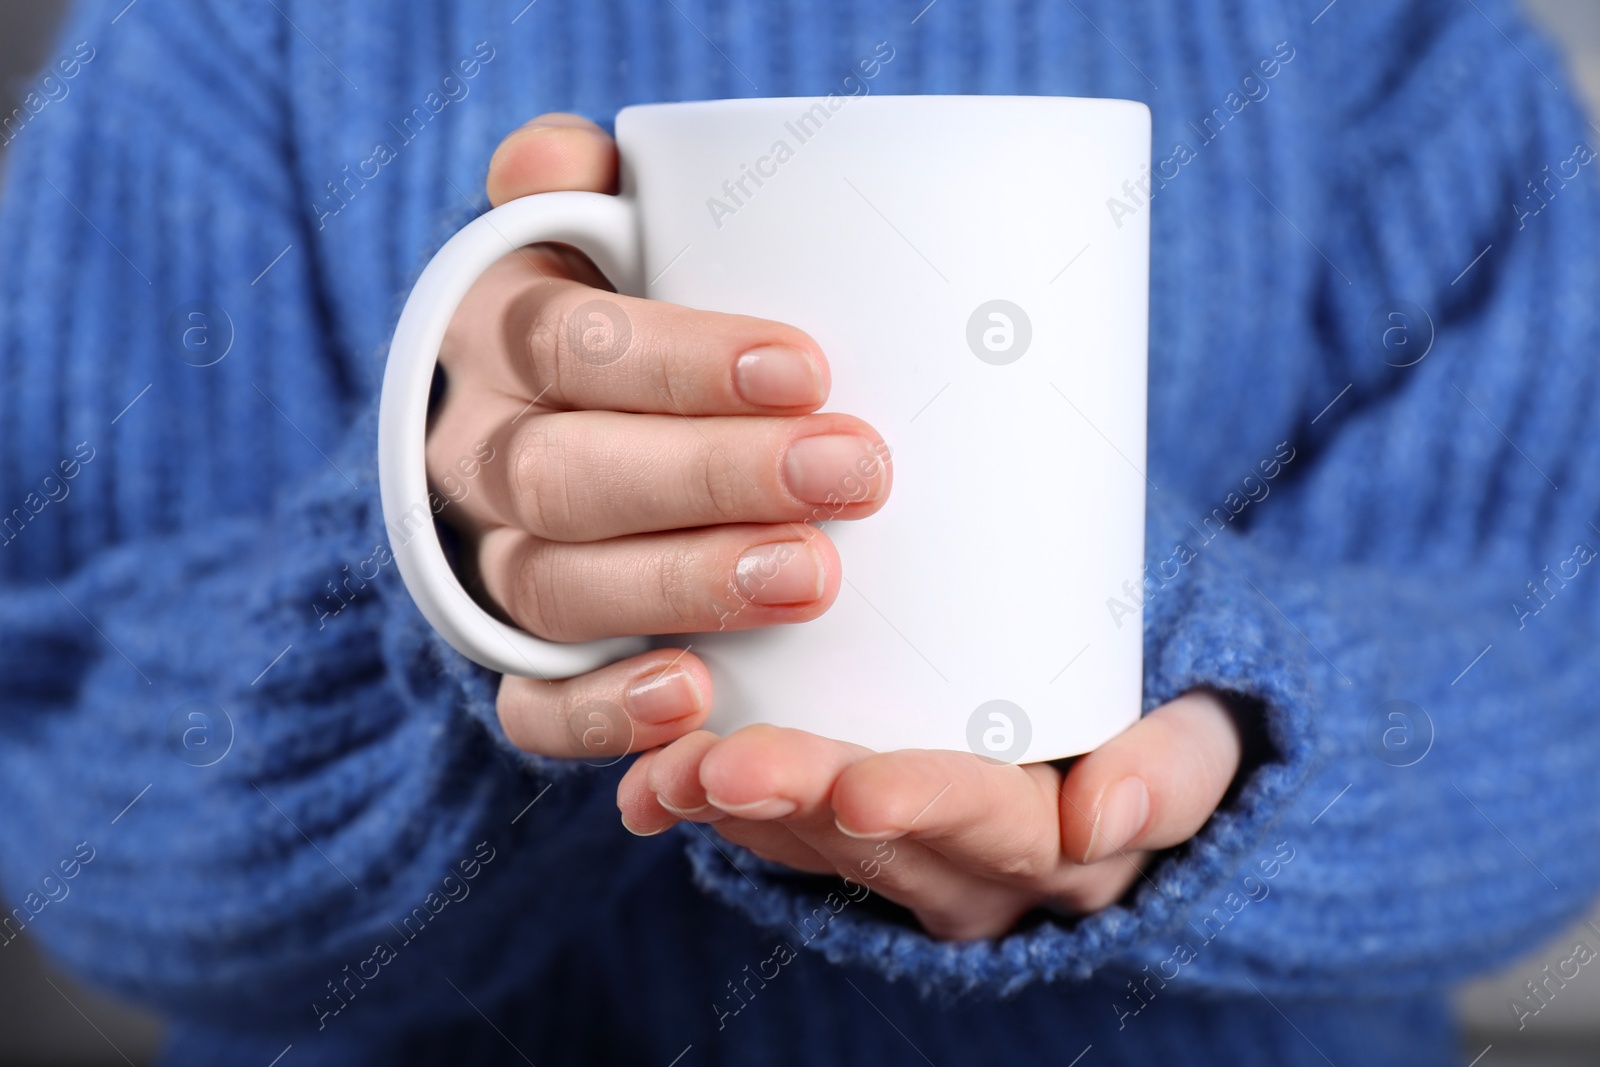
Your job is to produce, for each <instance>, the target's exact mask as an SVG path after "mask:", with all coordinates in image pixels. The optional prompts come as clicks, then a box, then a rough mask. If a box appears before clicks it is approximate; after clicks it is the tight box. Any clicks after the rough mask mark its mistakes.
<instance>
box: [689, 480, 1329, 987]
mask: <svg viewBox="0 0 1600 1067" xmlns="http://www.w3.org/2000/svg"><path fill="white" fill-rule="evenodd" d="M1195 514H1201V513H1200V512H1196V513H1195ZM1147 544H1148V545H1150V546H1152V547H1151V549H1150V550H1149V552H1148V556H1149V565H1148V569H1147V572H1146V583H1145V602H1144V606H1143V607H1144V626H1145V678H1144V709H1145V710H1146V711H1149V710H1150V709H1152V708H1154V707H1156V706H1158V705H1160V704H1163V703H1165V702H1167V701H1169V700H1171V699H1173V698H1174V697H1176V696H1178V695H1180V694H1182V693H1184V692H1187V691H1189V690H1192V689H1197V688H1211V689H1215V690H1218V691H1220V692H1221V693H1223V694H1224V695H1225V696H1228V697H1229V698H1230V699H1231V700H1232V701H1233V702H1234V703H1235V704H1236V705H1239V704H1248V705H1251V706H1253V707H1254V708H1256V709H1258V710H1259V711H1260V715H1259V717H1257V718H1256V722H1257V723H1258V728H1259V729H1260V730H1261V733H1262V736H1261V737H1259V738H1254V739H1250V740H1253V741H1255V742H1257V743H1258V745H1259V748H1260V749H1261V752H1262V755H1261V758H1260V760H1259V761H1258V762H1256V763H1255V765H1254V766H1249V765H1247V766H1246V767H1244V768H1243V769H1242V770H1241V772H1240V775H1241V780H1240V781H1238V782H1236V783H1235V788H1234V789H1233V790H1232V791H1230V795H1229V798H1228V799H1227V800H1225V801H1224V803H1223V805H1222V806H1221V807H1219V808H1218V810H1217V812H1216V813H1215V814H1214V815H1213V816H1212V817H1211V819H1210V821H1209V822H1208V823H1207V824H1206V825H1205V827H1204V828H1203V829H1202V830H1201V831H1200V833H1199V834H1197V835H1196V836H1195V837H1194V838H1193V839H1192V840H1190V841H1189V842H1187V843H1185V844H1184V845H1182V846H1179V847H1178V848H1175V849H1172V850H1169V851H1168V852H1167V853H1165V854H1164V855H1163V856H1162V857H1161V858H1160V859H1159V860H1158V862H1157V863H1155V864H1154V865H1153V866H1152V867H1151V869H1150V870H1149V871H1148V872H1147V877H1146V878H1143V879H1140V880H1139V881H1138V883H1137V884H1136V886H1135V888H1134V889H1133V890H1132V891H1131V892H1130V894H1129V895H1128V896H1127V897H1124V899H1123V900H1122V901H1121V902H1119V903H1118V904H1115V905H1112V906H1111V907H1108V908H1105V909H1104V910H1102V911H1099V912H1097V913H1095V914H1092V915H1087V916H1083V917H1081V918H1078V919H1063V918H1061V917H1059V916H1057V915H1054V914H1053V913H1052V914H1046V913H1044V912H1036V913H1035V914H1034V915H1033V916H1030V917H1029V920H1028V921H1026V922H1024V923H1023V924H1021V925H1020V926H1019V927H1018V929H1017V930H1016V931H1015V932H1013V933H1012V934H1010V935H1008V936H1006V937H1002V938H998V939H987V940H982V941H968V942H947V941H938V940H934V939H933V938H931V937H929V936H928V935H927V934H925V933H923V932H922V931H921V929H920V928H918V927H917V926H916V924H915V922H914V920H913V919H912V918H911V917H910V914H909V913H908V912H905V911H904V910H903V909H899V908H897V907H889V908H885V907H882V906H879V905H880V903H881V902H878V901H873V902H872V903H871V904H869V903H868V902H867V901H866V900H864V899H860V898H862V897H863V896H864V894H863V893H862V891H861V889H860V887H853V886H851V885H850V884H849V883H844V884H841V883H840V882H839V880H837V879H833V880H831V883H830V881H829V880H825V879H818V878H816V877H814V876H806V875H800V874H796V873H795V872H792V871H789V870H788V869H787V868H785V867H782V866H781V865H778V864H773V863H769V862H767V861H764V860H762V859H760V858H759V857H757V856H756V855H755V854H753V853H751V852H750V851H748V850H746V849H744V848H741V847H739V846H736V845H733V844H731V843H729V842H726V841H724V840H722V839H721V838H716V839H715V840H713V838H712V837H711V836H710V835H708V834H706V833H702V832H696V831H697V830H699V829H700V828H698V827H682V828H680V829H683V830H686V831H687V832H686V837H688V839H689V846H688V853H689V859H690V863H691V866H692V869H693V872H694V877H695V880H696V881H697V883H698V884H699V885H700V886H701V887H702V888H703V889H704V890H706V891H708V892H710V893H711V894H713V895H714V896H716V897H718V898H720V899H721V900H723V901H724V902H726V903H728V904H729V905H731V906H733V907H734V908H735V909H737V910H739V911H741V912H743V913H744V914H745V915H746V916H748V917H749V918H750V919H751V920H753V921H754V922H756V923H757V924H758V925H761V926H765V927H771V928H773V929H775V930H779V931H783V932H784V933H785V934H786V935H788V936H791V937H796V938H797V940H798V943H799V944H802V945H804V946H805V947H807V948H810V949H812V950H814V951H818V952H821V953H822V954H823V955H824V956H825V957H826V958H827V959H828V960H829V961H830V962H833V963H837V964H854V965H860V966H864V967H867V968H870V969H872V970H875V971H877V972H879V973H880V974H882V975H883V976H884V977H886V978H887V979H889V980H891V981H893V980H896V979H899V978H902V977H904V978H906V979H907V980H909V981H911V982H912V983H913V984H914V985H915V987H916V988H917V989H918V990H919V991H920V992H921V993H922V994H924V995H930V994H931V995H938V996H940V997H942V998H946V999H948V998H953V997H956V996H961V995H965V994H972V995H977V996H1006V995H1009V994H1012V993H1015V992H1016V991H1018V990H1020V989H1022V988H1023V987H1025V986H1027V985H1029V984H1031V983H1033V982H1035V981H1047V982H1048V981H1056V980H1062V979H1071V980H1083V979H1086V978H1088V977H1089V976H1090V975H1091V974H1093V973H1094V972H1095V971H1097V970H1099V969H1100V968H1101V967H1102V966H1104V965H1106V964H1108V963H1114V962H1121V963H1123V964H1124V965H1129V964H1131V961H1132V959H1133V958H1134V957H1135V956H1137V955H1138V954H1139V950H1140V949H1141V948H1144V947H1150V946H1156V945H1164V944H1165V943H1166V937H1165V936H1164V935H1166V934H1168V933H1171V932H1174V931H1176V930H1177V929H1179V928H1180V927H1182V926H1183V924H1184V923H1185V921H1186V919H1187V918H1188V917H1189V916H1190V915H1191V914H1194V913H1196V912H1198V911H1202V910H1205V908H1207V907H1210V906H1211V905H1214V904H1215V903H1216V901H1217V900H1219V899H1221V898H1222V897H1223V896H1224V895H1225V893H1226V892H1227V891H1228V889H1229V888H1230V887H1231V886H1230V884H1231V883H1232V882H1233V881H1234V880H1235V876H1236V873H1237V872H1238V871H1240V870H1241V869H1242V868H1245V867H1247V866H1251V865H1253V864H1254V863H1255V862H1256V861H1257V860H1258V859H1259V857H1260V856H1262V855H1270V854H1271V853H1272V842H1273V841H1274V840H1275V839H1274V837H1273V831H1274V827H1275V824H1276V823H1277V820H1278V818H1279V816H1280V815H1281V814H1282V813H1283V812H1284V811H1285V810H1287V808H1288V806H1289V804H1290V803H1291V802H1292V800H1293V799H1294V798H1295V796H1296V795H1297V794H1298V793H1299V791H1300V789H1301V787H1302V785H1303V784H1304V782H1305V780H1306V779H1307V777H1308V776H1309V774H1310V773H1311V772H1312V770H1313V769H1314V766H1315V763H1316V762H1317V750H1318V747H1319V746H1318V742H1317V732H1316V728H1315V722H1314V718H1315V717H1314V713H1313V709H1314V707H1315V702H1314V699H1313V695H1312V694H1313V691H1312V683H1311V677H1312V674H1313V672H1312V671H1311V670H1310V664H1309V661H1308V659H1307V654H1308V653H1310V652H1311V650H1310V649H1309V647H1308V645H1307V642H1306V641H1305V640H1304V638H1302V637H1301V636H1300V635H1299V634H1298V632H1297V630H1296V628H1295V626H1294V624H1292V623H1291V622H1290V621H1289V619H1288V618H1286V617H1285V616H1283V615H1282V614H1280V613H1279V611H1278V609H1277V608H1276V607H1275V606H1274V605H1273V602H1272V601H1271V600H1269V599H1268V597H1269V596H1270V595H1271V590H1270V589H1269V588H1268V585H1269V584H1271V583H1269V582H1268V579H1267V576H1266V575H1265V574H1264V573H1261V572H1260V571H1259V569H1258V568H1257V567H1254V566H1252V560H1251V558H1250V554H1249V551H1248V546H1247V545H1246V544H1245V543H1244V538H1243V537H1239V536H1235V535H1232V534H1230V533H1227V532H1222V533H1218V534H1216V535H1214V536H1213V537H1212V538H1211V539H1210V540H1209V541H1207V540H1205V539H1204V537H1203V534H1201V533H1199V532H1198V531H1197V528H1196V527H1194V526H1192V525H1191V524H1190V523H1188V522H1187V521H1186V513H1185V510H1184V508H1183V507H1182V505H1181V504H1178V503H1177V502H1176V501H1171V502H1166V501H1161V500H1155V499H1153V500H1152V501H1151V503H1150V515H1149V519H1148V537H1147ZM1175 569H1176V574H1174V570H1175ZM1168 574H1174V576H1173V577H1172V578H1170V579H1168V578H1162V577H1158V576H1159V575H1168ZM1313 654H1314V653H1313ZM1243 725H1245V726H1246V728H1247V729H1248V728H1249V724H1248V723H1246V724H1243ZM1246 747H1247V749H1248V748H1249V747H1250V744H1249V742H1248V741H1247V746H1246ZM866 885H867V886H868V887H869V888H870V882H867V883H866ZM846 890H849V892H847V891H846Z"/></svg>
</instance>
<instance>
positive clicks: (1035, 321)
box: [379, 96, 1150, 762]
mask: <svg viewBox="0 0 1600 1067" xmlns="http://www.w3.org/2000/svg"><path fill="white" fill-rule="evenodd" d="M616 135H617V143H618V146H619V149H620V152H621V159H622V182H621V194H620V195H618V196H604V195H599V194H594V193H578V192H559V193H546V194H542V195H538V196H531V197H527V198H524V199H521V200H517V201H513V202H511V203H508V204H505V205H503V206H501V207H499V208H496V209H495V210H493V211H490V212H489V213H487V214H485V215H483V216H482V217H480V218H479V219H477V220H476V221H474V222H473V223H471V224H470V225H468V226H467V227H466V228H465V229H463V230H462V231H461V232H460V233H458V234H457V235H456V236H455V237H453V238H452V239H451V240H450V241H448V242H447V243H446V244H445V245H444V247H443V248H442V249H441V250H440V251H439V253H438V255H437V256H435V257H434V259H433V261H432V262H431V263H430V264H429V265H428V267H427V269H426V270H425V271H424V272H423V273H422V276H421V278H420V280H419V281H418V282H417V285H416V287H415V288H414V290H413V291H412V293H411V296H410V299H409V300H408V301H407V303H406V306H405V310H404V312H403V314H402V315H401V317H400V322H399V325H398V327H397V329H396V332H395V337H394V342H393V345H392V347H391V349H390V352H389V362H388V368H387V371H386V375H385V378H384V383H383V406H382V413H381V417H380V429H379V436H380V470H381V477H380V481H381V490H382V497H383V509H384V516H385V520H386V522H387V523H388V526H389V531H390V534H391V538H392V542H393V548H394V557H395V560H396V562H397V563H398V565H399V568H400V572H401V574H402V575H403V577H404V579H405V582H406V584H407V587H408V588H409V589H410V591H411V594H412V596H413V597H414V598H415V600H416V602H417V606H418V607H419V608H420V609H421V610H422V613H423V614H424V615H425V616H426V617H427V619H428V620H429V622H430V623H432V624H433V625H434V626H435V627H436V628H437V629H438V631H439V632H440V633H441V634H442V635H443V636H444V637H445V639H446V640H448V641H449V642H450V643H451V644H452V645H453V646H455V648H457V649H458V650H460V651H461V652H462V653H463V654H464V655H466V656H468V657H470V658H471V659H473V660H475V661H477V662H478V663H480V664H483V665H484V666H486V667H489V668H492V669H494V670H497V671H501V672H505V673H512V674H521V675H528V676H540V677H551V678H554V677H568V676H571V675H575V674H580V673H583V672H585V671H589V670H592V669H594V668H596V667H599V666H601V665H602V664H605V663H607V662H610V661H612V660H615V659H619V658H622V657H624V656H627V655H631V654H633V653H635V652H638V651H641V650H643V649H645V648H647V647H649V646H650V641H649V639H646V638H624V639H613V640H605V641H592V642H584V643H581V644H562V643H555V642H550V641H545V640H541V639H540V638H537V637H534V636H532V635H530V634H528V633H525V632H523V631H521V630H518V629H516V628H514V627H511V626H508V625H506V624H505V623H502V622H500V621H499V620H497V619H496V618H494V617H493V616H491V615H490V614H489V613H488V612H486V611H485V610H483V609H482V608H481V607H479V606H478V605H477V604H476V603H475V602H474V601H473V600H472V599H471V598H470V597H469V596H468V595H467V594H466V592H465V591H464V590H463V589H462V587H461V585H460V583H459V582H458V581H457V579H456V578H455V576H454V574H453V573H452V572H451V570H450V567H449V565H448V563H447V561H446V559H445V556H444V554H443V551H442V549H441V546H440V543H439V539H438V536H437V534H436V532H435V530H434V527H433V523H432V517H431V514H430V513H429V510H428V506H427V501H428V499H429V496H428V485H427V475H426V472H425V469H424V464H423V435H424V430H425V424H426V418H427V408H428V398H429V387H430V383H431V380H432V375H433V369H434V364H435V361H436V359H437V355H438V351H439V344H440V341H441V339H442V338H443V336H444V332H445V327H446V325H447V324H448V322H449V321H450V318H451V316H452V314H453V312H454V310H455V308H456V306H457V304H458V303H459V302H460V300H461V298H462V296H463V295H464V294H465V293H466V291H467V289H468V288H469V287H470V286H471V284H472V283H473V282H474V281H475V280H476V279H477V277H478V276H479V275H480V274H482V272H483V271H484V270H485V269H486V268H487V267H488V266H489V265H490V264H491V263H492V262H494V261H495V260H496V259H498V258H500V257H501V256H503V255H505V254H506V253H507V252H509V251H510V250H511V249H513V248H515V247H520V246H522V245H527V244H532V243H536V242H540V241H561V242H566V243H568V244H571V245H574V246H576V247H577V248H579V249H581V250H583V251H584V252H586V253H587V254H588V255H589V256H590V258H591V259H593V260H594V262H595V263H596V265H597V266H599V268H600V269H601V270H602V271H604V272H605V274H606V276H607V277H608V278H609V279H610V280H611V281H612V283H613V284H614V285H615V286H616V288H617V289H618V291H620V292H622V293H627V294H632V295H638V296H646V297H650V298H652V299H658V300H665V301H671V302H673V303H678V304H683V305H687V306H690V307H696V308H702V309H707V310H713V311H725V312H736V313H740V314H746V315H757V316H762V317H765V318H769V319H775V320H778V321H782V322H788V323H792V324H794V325H796V326H798V327H800V328H801V329H804V330H806V331H807V332H809V333H810V334H811V336H812V337H814V338H816V340H817V341H818V342H819V343H820V344H821V346H822V350H823V352H824V353H825V354H826V355H827V357H828V361H829V365H830V367H831V370H832V375H833V390H832V394H831V395H830V397H829V402H828V409H829V410H837V411H844V412H849V413H851V414H854V415H857V416H860V417H861V418H864V419H866V420H867V421H868V422H870V423H871V424H872V425H873V426H874V427H875V428H876V429H877V430H878V431H879V432H880V433H881V434H882V435H883V437H884V439H885V441H887V443H888V445H889V448H890V450H891V454H892V465H893V480H894V485H893V489H892V491H891V493H890V496H889V498H888V500H887V502H886V503H885V505H884V506H883V508H882V510H881V511H880V512H878V513H877V514H874V515H872V516H870V517H868V518H866V519H862V520H859V521H854V522H827V523H826V526H827V532H828V535H829V536H830V537H831V538H832V539H833V540H834V542H835V544H836V545H837V546H838V550H839V554H840V557H841V559H842V562H843V567H844V579H845V580H844V584H843V586H842V588H841V590H840V593H839V597H838V599H837V601H836V602H835V603H834V604H833V606H832V607H831V608H829V610H828V611H827V612H826V613H825V614H824V615H822V616H821V617H820V618H818V619H815V620H813V621H810V622H805V623H800V624H797V625H792V626H781V627H773V628H767V629H760V630H744V631H734V630H724V631H722V632H718V633H710V634H691V635H677V636H674V637H672V638H671V639H670V640H668V639H662V641H661V643H671V644H675V645H692V646H693V648H694V651H695V652H696V653H697V654H698V655H700V656H701V657H702V658H703V659H704V660H705V661H706V663H707V664H708V665H709V667H710V669H711V672H712V677H713V679H714V681H715V685H716V693H715V700H714V703H715V707H714V710H713V712H712V715H711V719H710V721H709V723H708V724H707V726H708V728H709V729H712V730H715V731H717V732H719V733H724V734H726V733H728V732H730V731H732V730H735V729H737V728H739V727H741V726H744V725H747V724H750V723H756V722H767V723H776V724H779V725H783V726H792V727H798V728H802V729H806V730H810V731H812V732H814V733H818V734H823V735H826V736H830V737H835V738H839V739H843V740H848V741H853V742H856V743H859V744H862V745H865V746H868V747H870V748H873V749H877V750H880V751H883V750H890V749H896V748H945V749H959V750H971V751H974V752H977V753H979V754H980V755H985V756H988V757H991V758H994V759H999V760H1005V761H1026V762H1032V761H1036V760H1045V759H1055V758H1059V757H1063V756H1068V755H1074V754H1077V753H1081V752H1086V751H1088V750H1090V749H1092V748H1094V747H1095V746H1097V745H1099V744H1100V743H1102V742H1103V741H1105V740H1106V739H1108V738H1110V737H1111V736H1113V735H1114V734H1116V733H1118V732H1119V731H1121V730H1122V729H1124V728H1126V727H1127V726H1128V725H1129V724H1131V723H1132V722H1134V721H1135V720H1136V719H1137V718H1138V716H1139V713H1140V691H1141V679H1142V655H1141V653H1142V634H1141V627H1140V626H1139V625H1138V618H1137V617H1135V618H1133V619H1132V620H1128V621H1127V623H1126V625H1121V626H1119V625H1117V620H1115V619H1114V618H1113V614H1112V613H1111V612H1110V611H1109V610H1108V607H1107V601H1108V598H1110V597H1120V596H1122V595H1123V594H1122V586H1123V583H1124V582H1127V581H1130V580H1131V581H1133V582H1139V581H1141V580H1142V573H1143V554H1144V503H1145V496H1144V491H1145V484H1146V482H1145V477H1144V474H1143V470H1144V464H1145V417H1146V366H1147V343H1146V342H1147V321H1148V314H1147V309H1148V301H1149V208H1148V205H1147V203H1146V202H1145V201H1144V200H1143V199H1142V197H1140V196H1130V194H1129V192H1128V189H1129V188H1132V189H1134V190H1135V191H1137V188H1138V185H1139V183H1140V182H1141V181H1146V180H1147V178H1146V175H1147V174H1148V168H1149V162H1150V115H1149V110H1148V109H1147V108H1146V107H1145V106H1144V105H1143V104H1140V103H1136V102H1131V101H1124V100H1097V99H1075V98H1051V97H959V96H957V97H893V96H867V97H859V98H858V97H841V96H830V97H827V98H822V99H806V98H790V99H766V100H716V101H709V102H700V103H685V104H649V105H644V106H640V107H629V108H625V109H624V110H623V111H622V112H620V113H619V114H618V116H617V121H616ZM1130 182H1131V183H1132V185H1131V186H1130V185H1128V183H1130ZM602 295H603V294H597V297H601V296H602ZM610 307H611V308H612V311H613V312H616V313H617V314H620V309H616V307H615V305H610ZM606 308H607V304H606V303H605V302H604V301H603V300H601V301H600V302H599V303H597V304H596V305H595V317H594V323H593V324H594V326H595V327H596V328H597V329H600V330H601V331H602V333H604V331H605V330H606V329H607V328H610V329H612V330H613V331H620V333H618V332H613V333H612V334H610V335H609V343H611V344H612V345H613V346H614V348H615V349H616V351H615V354H616V355H617V356H621V357H622V358H626V347H627V343H628V342H627V337H626V333H627V329H628V327H627V324H626V322H619V321H608V313H607V310H606ZM841 491H842V495H843V496H844V497H846V498H848V496H849V492H850V489H849V487H848V486H841ZM817 518H818V519H819V520H826V518H827V516H826V515H818V516H817Z"/></svg>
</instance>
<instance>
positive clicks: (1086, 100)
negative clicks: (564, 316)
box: [614, 93, 1150, 124]
mask: <svg viewBox="0 0 1600 1067" xmlns="http://www.w3.org/2000/svg"><path fill="white" fill-rule="evenodd" d="M833 96H837V97H839V98H840V99H842V100H850V101H854V104H853V105H852V106H854V107H859V106H861V105H863V104H872V102H873V101H880V102H882V103H892V104H894V105H896V106H900V107H904V106H907V105H910V106H916V105H918V104H926V105H934V104H949V103H963V104H971V103H979V102H981V103H983V104H984V105H986V106H987V105H993V106H996V107H999V106H1002V105H1003V106H1008V107H1016V106H1023V107H1033V106H1043V107H1049V106H1054V105H1070V106H1071V107H1073V108H1079V109H1081V108H1084V107H1099V106H1102V105H1103V106H1109V107H1111V108H1113V109H1117V110H1120V109H1122V108H1132V109H1137V110H1138V111H1142V112H1144V114H1145V115H1146V116H1148V115H1149V114H1150V105H1149V104H1147V103H1145V102H1144V101H1143V100H1133V99H1130V98H1127V97H1120V96H1051V95H1047V94H1042V93H1041V94H989V93H863V94H861V95H855V94H853V93H820V94H817V95H813V96H730V97H718V98H715V99H708V100H657V101H650V102H646V103H639V104H629V105H627V106H626V107H624V108H621V109H619V110H618V111H617V113H616V117H615V120H614V124H616V123H620V122H621V121H622V119H623V117H624V116H626V115H633V114H638V115H639V117H641V118H643V117H646V116H648V115H652V114H662V113H665V112H673V111H746V110H755V109H757V108H760V107H765V106H769V105H777V104H785V105H795V104H806V103H816V102H818V101H822V100H827V99H828V98H829V97H833ZM873 106H877V105H875V104H874V105H873Z"/></svg>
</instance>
